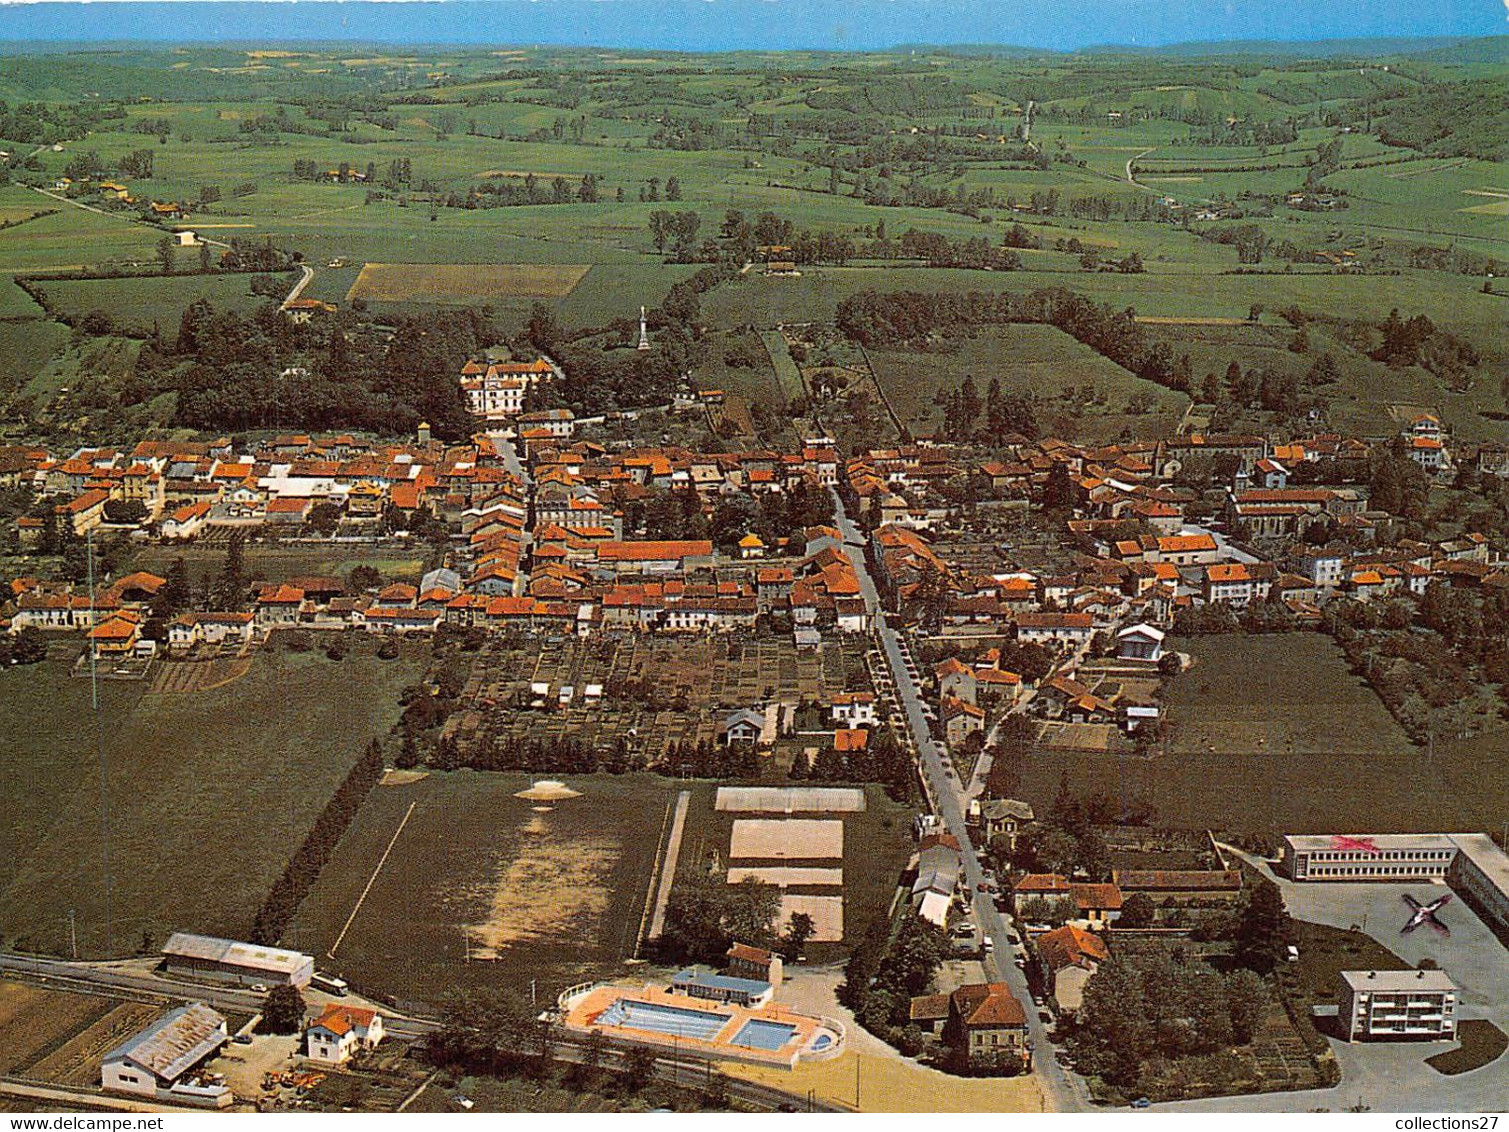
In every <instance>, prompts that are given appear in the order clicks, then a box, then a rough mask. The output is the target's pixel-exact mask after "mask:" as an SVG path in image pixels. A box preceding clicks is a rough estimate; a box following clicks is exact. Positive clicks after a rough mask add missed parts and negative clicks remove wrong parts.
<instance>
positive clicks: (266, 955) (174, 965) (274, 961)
mask: <svg viewBox="0 0 1509 1132" xmlns="http://www.w3.org/2000/svg"><path fill="white" fill-rule="evenodd" d="M162 968H163V971H164V972H165V973H167V974H170V975H187V976H188V977H190V978H194V979H209V980H213V981H215V982H220V983H239V984H240V985H242V986H255V985H263V986H269V987H271V986H278V985H280V984H286V985H288V986H295V987H307V986H308V985H309V980H310V979H311V978H312V977H313V976H314V958H313V956H309V955H302V954H300V953H299V952H297V951H285V950H283V949H282V948H278V947H264V946H263V945H261V944H257V943H241V942H239V941H237V940H233V939H217V938H216V937H215V936H209V935H191V934H189V933H188V932H174V933H173V934H172V935H171V936H169V937H168V942H167V943H165V944H163V948H162Z"/></svg>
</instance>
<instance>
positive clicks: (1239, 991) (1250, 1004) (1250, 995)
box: [1226, 970, 1268, 1042]
mask: <svg viewBox="0 0 1509 1132" xmlns="http://www.w3.org/2000/svg"><path fill="white" fill-rule="evenodd" d="M1226 1000H1227V1005H1228V1009H1229V1010H1230V1013H1231V1030H1232V1036H1233V1038H1235V1040H1236V1041H1238V1042H1250V1041H1251V1040H1252V1036H1253V1035H1254V1034H1256V1033H1257V1031H1258V1027H1259V1026H1261V1025H1262V1024H1263V1018H1264V1016H1265V1015H1266V1014H1267V1013H1268V984H1267V983H1265V982H1263V978H1262V976H1261V975H1259V974H1258V973H1257V972H1255V971H1248V970H1241V971H1233V972H1231V974H1229V975H1227V976H1226Z"/></svg>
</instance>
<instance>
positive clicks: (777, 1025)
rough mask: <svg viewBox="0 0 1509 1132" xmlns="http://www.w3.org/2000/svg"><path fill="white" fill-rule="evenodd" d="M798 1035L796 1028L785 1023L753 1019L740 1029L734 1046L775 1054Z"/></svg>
mask: <svg viewBox="0 0 1509 1132" xmlns="http://www.w3.org/2000/svg"><path fill="white" fill-rule="evenodd" d="M795 1034H796V1027H795V1026H791V1025H788V1024H786V1023H785V1022H766V1021H765V1020H764V1019H761V1018H751V1019H750V1020H749V1021H748V1022H745V1023H744V1025H742V1026H740V1027H739V1032H738V1033H737V1034H735V1035H734V1039H733V1042H732V1044H733V1045H736V1046H743V1047H744V1048H745V1049H763V1050H768V1051H770V1052H772V1053H774V1052H775V1051H776V1050H778V1049H780V1048H781V1047H782V1046H783V1045H785V1044H786V1043H787V1042H789V1041H790V1040H791V1039H792V1037H793V1036H795Z"/></svg>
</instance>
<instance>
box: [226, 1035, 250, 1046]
mask: <svg viewBox="0 0 1509 1132" xmlns="http://www.w3.org/2000/svg"><path fill="white" fill-rule="evenodd" d="M231 1041H233V1042H235V1043H236V1044H237V1045H238V1046H249V1045H251V1044H252V1040H251V1035H250V1034H237V1035H236V1036H235V1037H234V1038H232V1039H231Z"/></svg>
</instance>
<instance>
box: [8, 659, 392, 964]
mask: <svg viewBox="0 0 1509 1132" xmlns="http://www.w3.org/2000/svg"><path fill="white" fill-rule="evenodd" d="M375 651H376V647H375V644H371V643H367V642H362V643H360V644H359V645H358V647H357V648H356V649H354V650H353V652H352V654H351V656H350V657H349V658H348V659H347V660H345V661H342V662H339V663H337V662H332V661H330V660H328V659H326V658H325V656H324V655H323V654H322V653H319V652H313V653H306V654H294V653H288V652H284V651H283V650H281V649H263V650H261V651H260V652H258V654H257V655H256V657H255V660H254V663H253V664H252V666H251V668H250V670H249V671H248V672H247V674H246V675H245V676H243V677H242V678H240V679H238V680H234V681H232V682H230V683H226V684H222V685H221V686H220V687H217V688H214V689H213V690H209V691H202V692H194V693H163V694H153V693H151V692H149V691H147V689H146V687H144V686H143V685H142V684H135V683H131V684H126V683H111V682H104V683H103V684H102V686H101V705H102V711H101V713H100V717H99V724H98V726H99V736H100V740H101V745H102V748H103V751H104V755H105V765H106V769H107V775H106V778H107V781H108V785H109V795H108V799H109V807H108V819H109V830H110V838H109V876H110V877H111V878H112V883H111V885H110V892H109V904H110V918H111V925H112V932H111V935H112V937H113V938H112V940H111V942H112V944H113V951H114V953H115V954H134V953H135V952H136V950H137V948H138V946H139V945H140V944H141V943H142V942H143V936H144V934H145V935H146V936H147V937H148V938H149V939H150V940H151V941H152V942H153V943H155V944H159V945H160V944H161V943H162V941H163V940H164V939H166V938H167V935H168V934H169V933H171V932H173V931H177V930H192V931H201V932H208V933H210V934H216V935H230V936H238V935H244V933H245V932H246V931H247V930H248V929H249V928H250V926H251V921H252V916H253V915H254V914H255V912H256V910H257V907H258V906H259V905H260V904H261V902H262V899H263V897H264V896H265V895H266V893H267V891H268V889H269V888H270V887H271V885H272V882H273V881H274V880H275V879H276V878H277V876H278V874H279V873H281V872H282V870H283V866H284V865H285V864H286V863H287V861H288V858H289V857H290V856H291V855H292V854H293V852H294V850H295V849H297V848H298V845H299V843H300V842H301V841H302V840H303V837H304V835H305V833H306V832H307V831H308V829H309V827H310V826H311V825H312V823H313V822H314V819H315V816H316V815H317V814H318V813H319V811H320V810H321V808H323V806H324V805H325V802H326V801H327V800H328V798H329V797H330V794H331V793H332V792H333V791H334V790H335V788H336V786H337V785H338V784H339V783H340V781H341V780H342V779H343V778H344V777H345V775H346V773H347V771H348V770H349V769H350V767H351V766H352V764H353V763H354V762H355V761H356V759H357V757H358V756H359V755H360V753H361V751H362V749H363V748H364V747H365V746H366V744H367V743H368V742H369V741H370V740H371V739H373V738H374V737H378V736H382V735H384V734H385V733H386V732H387V730H388V728H389V727H390V726H391V724H392V723H393V721H394V720H395V719H396V718H397V715H398V712H399V702H398V696H399V692H400V690H401V689H402V688H403V687H404V686H405V685H407V684H410V683H412V682H413V681H414V680H415V678H416V677H417V675H418V671H419V669H418V668H417V667H416V665H417V664H418V656H417V654H415V653H413V652H412V650H405V652H404V655H403V657H402V658H401V659H399V660H394V661H381V660H378V659H377V658H376V655H375ZM353 687H355V688H360V689H361V690H362V694H361V695H359V696H354V695H351V694H350V690H351V689H352V688H353ZM0 733H3V734H5V735H7V736H9V737H10V741H9V743H8V744H7V747H6V751H7V755H6V758H5V759H3V760H0V796H3V797H4V798H6V799H7V804H6V815H7V816H6V821H5V822H4V823H0V938H3V942H4V943H5V944H6V945H9V946H16V947H21V948H24V949H34V950H40V951H49V952H52V953H54V954H62V953H63V951H64V949H65V947H66V946H67V943H68V921H67V916H66V914H63V913H66V910H67V909H68V908H73V909H75V910H76V914H77V925H78V937H79V950H80V952H81V954H83V955H84V956H86V957H91V956H98V955H100V954H102V953H103V952H104V949H105V942H106V933H105V915H104V913H105V903H106V893H105V885H104V876H105V852H104V842H103V839H102V837H101V829H102V819H103V817H104V814H102V809H101V798H100V789H99V781H100V780H99V771H100V767H99V763H98V761H97V759H96V756H95V747H96V723H95V719H94V717H93V715H92V713H91V712H90V709H89V683H88V681H87V680H80V679H74V678H73V677H71V676H69V675H68V674H67V672H66V670H65V669H64V666H63V665H62V664H61V663H58V662H56V661H49V662H47V663H45V664H41V665H35V666H30V667H21V668H13V669H10V670H9V671H6V672H3V673H0ZM59 909H62V910H63V912H59Z"/></svg>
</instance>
